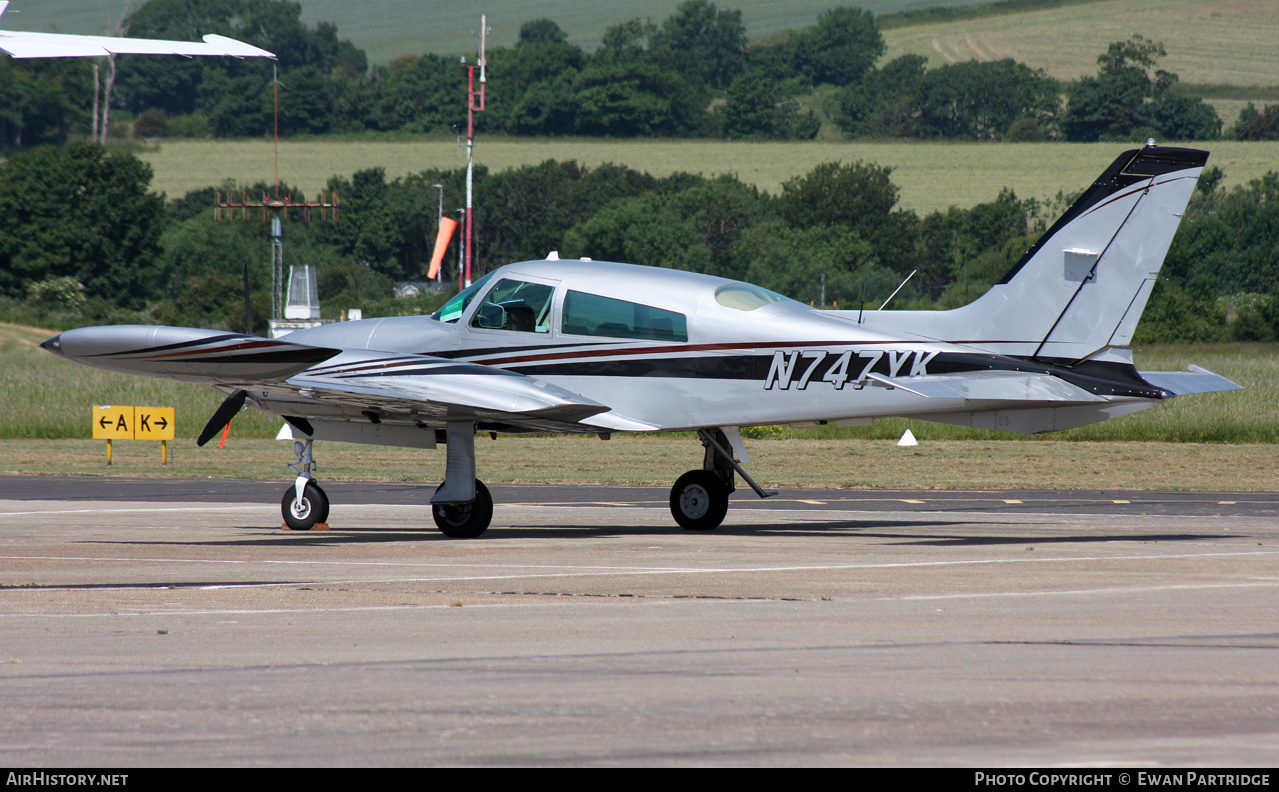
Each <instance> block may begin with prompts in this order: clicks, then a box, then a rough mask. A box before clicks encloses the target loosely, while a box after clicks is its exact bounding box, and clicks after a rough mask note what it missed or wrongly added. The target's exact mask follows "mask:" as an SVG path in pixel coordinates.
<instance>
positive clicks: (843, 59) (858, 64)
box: [793, 8, 886, 85]
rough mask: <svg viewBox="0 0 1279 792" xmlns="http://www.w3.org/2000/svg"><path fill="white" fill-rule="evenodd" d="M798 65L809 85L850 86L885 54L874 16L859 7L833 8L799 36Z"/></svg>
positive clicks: (797, 45)
mask: <svg viewBox="0 0 1279 792" xmlns="http://www.w3.org/2000/svg"><path fill="white" fill-rule="evenodd" d="M796 38H797V40H796V42H795V45H794V50H793V52H794V55H795V58H796V60H797V63H796V66H797V67H798V69H799V71H800V73H802V74H803V75H804V77H806V78H807V79H808V80H809V82H811V83H814V84H817V83H830V84H832V85H851V84H853V83H856V82H858V81H859V80H861V79H862V77H863V76H864V75H865V74H866V72H867V71H869V70H870V69H871V67H873V66H874V65H875V61H877V60H878V59H879V56H881V55H883V54H884V50H885V47H886V45H885V44H884V37H883V36H882V35H880V33H879V26H878V25H876V24H875V16H874V14H872V13H871V12H869V11H864V10H861V9H856V8H833V9H831V10H830V11H826V12H825V13H823V14H821V15H820V16H818V17H817V24H816V25H815V26H813V27H811V28H805V29H804V30H802V31H800V32H799V33H798V34H797V37H796Z"/></svg>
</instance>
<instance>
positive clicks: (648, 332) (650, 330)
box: [561, 291, 688, 341]
mask: <svg viewBox="0 0 1279 792" xmlns="http://www.w3.org/2000/svg"><path fill="white" fill-rule="evenodd" d="M561 327H562V329H563V331H564V332H565V333H570V334H573V335H585V336H604V337H607V338H644V339H651V340H654V341H687V340H688V319H687V317H685V316H684V314H681V313H676V312H674V311H667V310H663V309H661V308H654V307H653V306H651V305H641V304H639V303H633V302H627V301H626V300H615V299H613V298H611V297H601V296H599V295H597V294H587V293H585V292H577V291H569V292H568V294H566V295H565V296H564V320H563V324H562V325H561Z"/></svg>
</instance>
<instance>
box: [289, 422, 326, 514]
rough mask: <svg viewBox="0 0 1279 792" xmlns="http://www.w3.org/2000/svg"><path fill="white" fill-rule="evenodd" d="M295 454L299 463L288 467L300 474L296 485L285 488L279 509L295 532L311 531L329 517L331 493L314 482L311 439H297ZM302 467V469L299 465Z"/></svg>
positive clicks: (313, 458)
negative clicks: (327, 492)
mask: <svg viewBox="0 0 1279 792" xmlns="http://www.w3.org/2000/svg"><path fill="white" fill-rule="evenodd" d="M293 453H295V454H297V455H298V459H297V462H295V463H293V464H292V465H289V468H290V469H291V470H292V471H293V472H294V473H296V474H298V477H297V480H296V481H294V482H293V486H291V487H289V488H288V489H286V490H285V491H284V498H283V499H282V500H281V501H280V511H281V513H282V514H283V515H284V524H285V525H287V526H288V527H289V528H290V529H292V530H294V531H309V530H311V529H312V528H314V527H315V526H316V525H321V524H323V523H326V522H327V521H328V519H329V496H328V495H326V494H325V493H324V490H322V489H320V485H319V484H316V483H315V477H314V476H313V475H312V471H313V470H315V457H313V456H312V455H311V441H310V440H306V441H302V440H297V441H294V443H293ZM299 465H300V466H301V468H299V467H298V466H299Z"/></svg>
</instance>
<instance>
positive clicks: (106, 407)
mask: <svg viewBox="0 0 1279 792" xmlns="http://www.w3.org/2000/svg"><path fill="white" fill-rule="evenodd" d="M93 439H94V440H132V439H133V408H132V407H113V406H112V405H110V404H95V405H94V406H93Z"/></svg>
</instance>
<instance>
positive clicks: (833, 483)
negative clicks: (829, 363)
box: [0, 436, 1279, 497]
mask: <svg viewBox="0 0 1279 792" xmlns="http://www.w3.org/2000/svg"><path fill="white" fill-rule="evenodd" d="M747 448H748V450H749V451H750V454H751V464H750V465H749V466H748V470H750V472H751V475H752V476H754V477H756V478H757V479H758V480H759V481H761V482H762V483H764V485H765V486H770V487H780V486H805V487H882V488H897V487H905V488H922V489H967V488H975V489H997V488H1054V489H1132V490H1259V491H1269V490H1274V489H1276V486H1277V485H1276V473H1279V445H1272V444H1243V445H1227V444H1215V443H1099V442H1085V443H1057V442H1052V441H1046V440H1042V439H1040V440H1032V441H1029V442H1024V443H1005V442H998V441H980V440H967V441H932V440H927V439H925V440H923V441H922V442H921V443H920V445H918V446H914V447H908V448H902V447H898V446H897V445H896V443H895V442H894V441H892V440H858V439H840V440H754V441H751V440H748V441H747ZM701 451H702V449H701V445H700V444H699V443H698V442H697V440H696V438H694V437H692V436H658V437H638V436H626V437H614V438H613V439H612V440H610V441H608V442H600V441H599V440H598V439H596V438H594V437H513V438H512V437H502V438H499V439H498V440H496V441H488V440H487V439H485V440H481V441H479V442H477V444H476V456H477V460H478V466H479V474H480V477H481V478H483V479H484V480H485V481H487V482H490V483H493V482H543V483H564V484H574V483H610V484H652V485H659V486H669V485H670V483H671V482H672V481H673V480H674V479H675V478H676V477H677V476H678V475H679V474H680V473H682V472H684V471H685V470H688V469H691V468H694V467H697V466H699V465H700V464H701ZM316 454H317V460H318V462H319V470H318V471H317V475H318V476H319V478H320V479H321V480H329V481H332V480H341V479H359V480H370V479H372V480H383V481H421V482H424V483H426V484H428V485H429V486H434V483H435V482H438V481H439V480H440V478H441V477H442V476H443V472H444V453H443V450H442V449H439V450H436V451H418V450H408V449H398V448H382V447H374V446H353V445H346V444H342V443H317V445H316ZM291 461H293V456H292V454H291V453H290V451H289V446H288V444H287V443H284V442H278V441H273V440H244V439H237V438H235V437H234V436H233V437H232V438H231V439H230V440H229V441H228V443H227V447H226V448H224V449H218V448H216V447H215V446H214V445H210V446H208V447H206V448H202V449H201V448H196V447H195V445H194V443H193V442H192V441H190V440H186V441H177V442H175V443H170V452H169V466H168V467H160V449H159V444H158V443H145V442H117V443H116V444H115V460H114V464H113V465H112V466H111V467H107V466H106V442H105V441H91V440H0V474H5V475H9V474H63V475H90V476H144V477H156V478H171V477H201V478H202V477H218V478H249V479H266V480H271V481H276V482H283V481H287V480H288V479H290V478H291V477H292V474H291V473H290V472H289V471H288V469H287V468H286V467H285V465H286V464H287V463H288V462H291ZM0 497H3V495H2V494H0Z"/></svg>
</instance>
